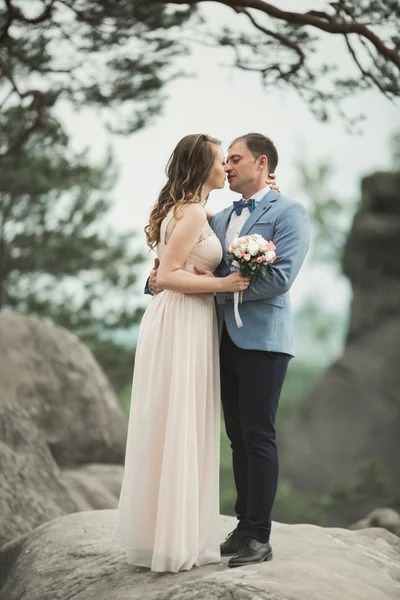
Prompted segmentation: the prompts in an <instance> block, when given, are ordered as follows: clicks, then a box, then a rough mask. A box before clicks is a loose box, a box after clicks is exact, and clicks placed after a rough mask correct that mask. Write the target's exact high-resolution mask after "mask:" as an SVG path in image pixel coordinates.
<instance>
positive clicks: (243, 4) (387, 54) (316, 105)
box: [152, 0, 400, 121]
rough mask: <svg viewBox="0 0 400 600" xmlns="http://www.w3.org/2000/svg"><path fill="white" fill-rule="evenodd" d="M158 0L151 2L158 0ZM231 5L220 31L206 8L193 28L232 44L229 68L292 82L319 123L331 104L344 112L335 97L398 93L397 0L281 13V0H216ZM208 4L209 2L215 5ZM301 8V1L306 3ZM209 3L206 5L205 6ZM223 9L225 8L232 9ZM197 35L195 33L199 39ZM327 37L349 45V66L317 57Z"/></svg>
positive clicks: (169, 0) (271, 82)
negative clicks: (371, 91) (199, 25)
mask: <svg viewBox="0 0 400 600" xmlns="http://www.w3.org/2000/svg"><path fill="white" fill-rule="evenodd" d="M159 1H161V0H152V3H153V4H155V3H156V2H159ZM163 2H164V4H173V5H181V4H185V5H189V6H195V5H197V4H198V0H163ZM212 3H213V4H221V5H224V6H226V7H229V8H230V9H232V10H233V11H234V12H235V13H236V15H237V16H236V17H232V18H229V16H230V15H229V14H228V13H227V22H229V26H227V27H225V28H224V29H223V30H222V31H218V29H217V30H215V28H213V23H212V16H211V12H210V16H208V15H209V13H208V11H207V9H208V7H207V9H204V11H203V14H204V20H205V24H204V26H203V27H202V28H200V29H199V30H198V31H197V34H198V35H197V39H199V42H200V43H204V38H205V36H204V33H205V31H204V30H205V29H206V30H207V37H206V39H207V43H208V44H210V42H211V41H212V40H214V44H215V46H216V47H220V46H224V47H226V48H230V49H231V51H232V53H233V56H234V65H235V66H236V67H237V68H239V69H242V70H245V71H252V72H256V73H259V74H260V76H261V78H262V81H263V83H264V84H265V85H266V86H273V87H275V88H276V87H283V86H290V87H291V88H292V89H295V90H296V91H297V92H298V94H299V95H300V96H301V97H302V98H303V99H304V101H305V102H306V103H307V104H308V106H309V107H310V108H311V110H313V112H314V114H315V115H316V117H317V118H319V119H320V120H323V121H325V120H327V119H328V118H329V116H330V113H331V108H332V107H336V109H337V110H338V111H339V113H340V114H342V115H343V110H342V108H341V105H340V100H342V99H343V98H346V97H351V96H353V95H354V94H355V93H356V92H358V91H365V90H367V89H374V88H375V89H377V90H379V92H380V93H382V94H384V95H385V96H386V97H387V98H388V99H390V100H393V99H394V98H398V97H399V96H400V77H399V70H400V37H399V27H398V23H399V18H400V5H399V3H398V2H397V1H396V0H340V1H339V2H330V3H324V4H325V7H324V8H323V9H322V7H321V3H320V2H317V1H315V2H314V3H311V4H314V5H315V8H311V7H310V2H307V3H306V5H305V8H306V11H305V12H301V8H302V7H301V3H300V2H298V3H297V4H300V8H299V9H297V6H296V9H297V10H292V11H291V10H284V7H282V3H280V2H275V3H272V2H265V1H263V0H213V2H212ZM212 3H211V2H210V3H209V4H212ZM303 6H304V4H303ZM210 8H211V7H210ZM229 8H227V10H229ZM195 34H196V32H194V33H193V34H192V38H193V39H196V36H195ZM324 35H325V36H327V35H329V36H331V38H332V44H335V46H334V48H335V50H339V51H340V50H341V47H342V46H343V45H344V48H345V49H346V50H347V59H348V60H347V67H349V68H347V67H346V69H345V70H343V68H342V66H340V67H339V65H338V63H337V56H338V52H337V51H335V50H334V51H333V52H332V53H331V60H329V62H324V61H322V60H321V57H320V55H319V54H318V50H319V45H320V41H321V39H322V37H323V36H324Z"/></svg>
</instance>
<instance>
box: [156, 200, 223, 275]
mask: <svg viewBox="0 0 400 600" xmlns="http://www.w3.org/2000/svg"><path fill="white" fill-rule="evenodd" d="M173 218H174V217H173V211H171V212H170V213H169V214H168V215H167V216H166V217H165V219H164V220H163V222H162V223H161V230H160V239H161V241H160V243H159V244H158V246H157V256H158V258H159V259H160V260H162V257H163V253H164V251H165V248H166V244H165V234H166V231H167V227H168V225H169V223H170V221H171V220H172V219H173ZM222 253H223V250H222V246H221V243H220V241H219V239H218V238H217V236H216V235H215V233H214V232H213V230H212V229H211V227H210V225H209V224H208V221H205V223H204V227H203V233H202V235H201V237H200V238H199V240H198V242H197V244H196V245H195V246H194V247H193V248H192V250H191V252H190V254H189V256H188V257H187V260H186V263H185V265H184V269H185V271H188V272H190V273H194V272H195V271H194V266H195V265H196V266H198V267H202V268H203V269H207V270H208V271H215V269H216V268H217V267H218V265H219V263H220V262H221V260H222Z"/></svg>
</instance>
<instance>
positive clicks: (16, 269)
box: [0, 108, 143, 386]
mask: <svg viewBox="0 0 400 600" xmlns="http://www.w3.org/2000/svg"><path fill="white" fill-rule="evenodd" d="M7 115H8V124H7V127H8V131H9V132H10V136H11V131H12V129H13V125H14V123H15V121H16V120H18V119H19V118H21V114H20V112H19V110H18V108H10V109H9V110H8V112H7ZM2 166H3V167H4V168H2V169H1V170H0V308H8V309H12V310H15V311H17V312H22V313H33V314H37V315H41V316H45V317H47V318H50V319H52V320H53V321H54V322H55V323H58V324H59V325H62V326H64V327H66V328H68V329H70V330H71V331H73V332H75V333H77V334H78V335H79V336H80V337H81V339H83V340H84V341H85V342H86V343H87V344H88V345H89V346H90V347H91V348H92V350H93V351H94V353H95V355H96V357H97V358H98V360H99V361H100V364H102V366H103V367H105V369H106V372H107V373H108V375H109V376H110V377H111V380H112V381H113V383H114V384H116V385H117V386H118V385H120V384H121V370H123V368H124V367H125V370H127V366H126V365H127V364H128V362H129V364H130V367H129V370H130V371H131V363H132V354H133V352H132V349H124V348H123V347H122V346H118V345H116V344H112V343H111V342H109V343H108V342H107V341H106V340H107V332H110V331H114V330H115V329H116V328H125V327H128V326H131V325H132V324H133V323H135V322H137V321H138V319H139V318H140V316H141V314H142V310H141V309H140V308H137V307H136V306H135V303H134V301H133V296H134V293H135V282H136V277H137V270H138V266H139V265H140V264H141V262H142V260H143V256H142V255H141V254H138V253H137V252H135V251H134V249H133V247H132V239H133V237H134V234H133V233H132V232H126V233H118V234H117V233H115V232H114V231H113V230H111V229H110V228H109V227H107V217H108V213H109V210H110V208H111V206H112V200H111V198H110V196H109V193H110V189H111V187H112V185H113V183H114V180H115V176H116V170H115V165H114V164H113V161H112V158H111V156H108V157H107V159H106V160H105V161H104V163H103V164H100V165H96V166H94V165H91V164H90V163H89V162H88V161H87V160H86V157H85V154H84V153H83V154H73V153H72V152H71V151H70V149H69V147H68V139H67V136H66V135H65V133H64V132H63V130H62V128H61V127H60V126H59V125H58V124H57V123H56V122H51V121H49V122H48V123H47V124H46V128H44V127H42V128H40V129H38V130H36V131H35V132H33V133H32V135H31V136H30V137H29V139H28V140H27V141H26V143H25V145H24V147H23V150H21V151H19V152H14V153H12V154H10V155H8V156H6V157H4V158H3V162H2ZM105 299H106V300H105ZM107 343H108V346H107ZM117 359H118V360H117ZM118 361H120V364H119V365H118V364H117V363H118ZM123 383H124V384H125V383H126V379H124V382H123Z"/></svg>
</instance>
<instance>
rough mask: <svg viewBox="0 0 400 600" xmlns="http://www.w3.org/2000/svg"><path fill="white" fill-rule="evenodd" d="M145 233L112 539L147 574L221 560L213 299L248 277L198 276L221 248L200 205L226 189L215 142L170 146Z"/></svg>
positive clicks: (199, 138) (197, 139) (191, 139)
mask: <svg viewBox="0 0 400 600" xmlns="http://www.w3.org/2000/svg"><path fill="white" fill-rule="evenodd" d="M167 176H168V181H167V183H166V184H165V186H164V187H163V189H162V190H161V193H160V195H159V198H158V200H157V202H156V204H155V206H154V208H153V210H152V212H151V215H150V223H149V225H148V226H147V227H146V236H147V243H148V245H149V246H150V248H154V247H156V249H157V255H158V257H159V259H160V267H159V270H158V280H159V284H160V286H161V287H162V288H163V289H164V291H163V292H161V293H159V294H157V295H156V296H154V298H153V299H152V301H151V303H150V305H149V307H148V308H147V310H146V312H145V314H144V317H143V319H142V324H141V328H140V334H139V340H138V346H137V350H136V357H135V369H134V377H133V386H132V402H131V409H130V417H129V428H128V440H127V448H126V459H125V473H124V480H123V485H122V491H121V497H120V501H119V507H118V512H117V525H116V531H115V537H114V539H115V541H116V542H117V543H119V544H120V545H121V546H123V547H124V548H125V550H126V554H127V561H128V562H129V563H131V564H133V565H137V566H144V567H150V568H151V569H152V570H153V571H173V572H178V571H180V570H188V569H191V568H192V567H193V566H194V565H196V566H200V565H204V564H208V563H213V562H219V561H220V550H219V493H218V486H219V481H218V480H219V433H220V422H219V418H220V386H219V363H218V361H219V358H218V339H217V324H216V315H215V309H214V298H213V297H214V294H215V292H237V291H241V290H245V289H246V288H247V287H248V285H249V278H243V277H242V276H241V275H240V274H239V273H233V274H231V275H229V276H228V277H225V278H220V279H218V278H215V277H199V276H198V275H196V274H195V271H194V265H197V266H200V267H202V268H204V269H205V270H208V271H214V270H215V268H216V267H217V266H218V265H219V263H220V261H221V259H222V252H223V251H222V247H221V244H220V242H219V240H218V238H217V237H216V236H215V234H214V233H213V231H212V229H211V228H210V226H209V224H208V221H207V215H206V211H205V209H204V204H205V203H206V200H207V198H208V195H209V193H210V192H211V190H213V189H217V188H222V187H223V186H224V183H225V161H224V155H223V152H222V149H221V145H220V142H219V141H218V140H216V139H214V138H211V137H209V136H207V135H188V136H186V137H184V138H183V139H182V140H181V141H180V142H179V143H178V145H177V147H176V148H175V150H174V152H173V153H172V156H171V158H170V160H169V163H168V167H167Z"/></svg>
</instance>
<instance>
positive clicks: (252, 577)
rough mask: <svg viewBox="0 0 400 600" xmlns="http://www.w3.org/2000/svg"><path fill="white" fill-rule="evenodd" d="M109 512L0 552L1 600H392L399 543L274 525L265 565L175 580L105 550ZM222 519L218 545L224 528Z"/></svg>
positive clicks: (228, 523) (80, 516)
mask: <svg viewBox="0 0 400 600" xmlns="http://www.w3.org/2000/svg"><path fill="white" fill-rule="evenodd" d="M114 522H115V511H112V510H107V511H95V512H87V513H77V514H74V515H68V516H66V517H61V518H58V519H56V520H54V521H52V522H51V523H47V524H46V525H43V526H41V527H40V528H38V529H36V530H35V531H34V532H32V533H31V534H29V535H27V536H24V537H23V538H21V539H19V540H16V541H14V542H12V543H10V544H7V545H6V546H3V548H1V549H0V564H2V565H3V567H2V570H1V575H0V576H1V577H2V579H1V580H0V600H21V599H22V598H29V600H56V599H59V600H65V599H67V598H71V599H72V598H73V599H74V600H110V599H112V600H139V599H140V600H142V599H143V598H146V600H213V599H215V600H216V599H218V598H220V599H221V600H222V599H225V598H229V599H230V600H289V599H290V600H321V599H323V600H355V598H357V600H378V599H379V600H395V599H397V598H398V597H399V594H400V542H399V540H398V538H397V537H396V536H394V535H392V534H391V533H389V532H387V531H386V530H384V529H373V530H371V529H370V530H365V531H361V532H355V531H348V530H341V529H323V528H321V527H316V526H312V525H280V524H276V523H274V526H273V548H274V560H273V561H272V562H268V563H262V564H259V565H251V566H248V567H244V568H243V567H242V568H238V569H228V568H227V559H224V560H223V562H222V564H215V565H207V566H206V567H201V568H194V569H192V570H191V571H188V572H183V573H179V574H177V575H174V574H170V573H166V574H158V573H152V572H150V571H149V570H148V569H143V568H136V567H133V566H131V565H128V564H127V563H126V562H125V557H124V551H123V550H122V549H121V548H119V547H118V546H116V545H115V544H114V543H113V542H112V539H111V538H112V533H113V528H114ZM234 526H235V520H234V519H233V518H232V517H222V518H221V539H222V538H223V537H225V535H226V534H227V533H228V532H229V531H230V530H231V529H233V527H234Z"/></svg>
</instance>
